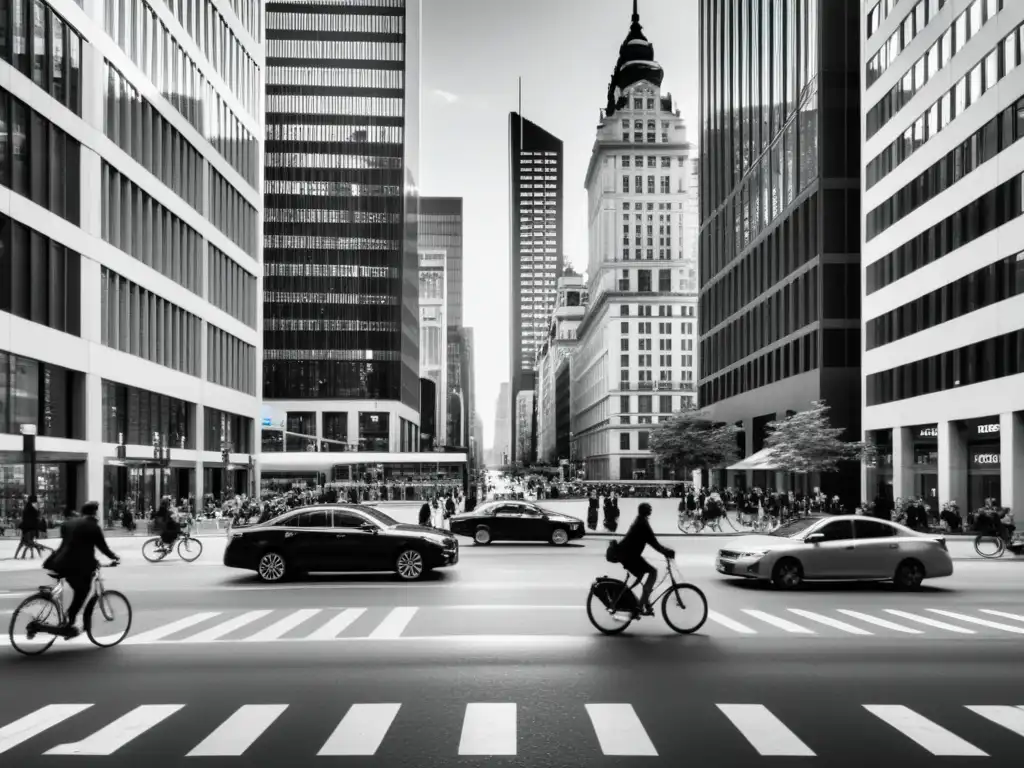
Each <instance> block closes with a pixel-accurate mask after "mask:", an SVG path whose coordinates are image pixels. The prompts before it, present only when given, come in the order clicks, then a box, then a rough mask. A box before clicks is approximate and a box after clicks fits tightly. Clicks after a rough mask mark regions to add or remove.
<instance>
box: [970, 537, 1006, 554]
mask: <svg viewBox="0 0 1024 768" xmlns="http://www.w3.org/2000/svg"><path fill="white" fill-rule="evenodd" d="M1005 550H1006V544H1005V543H1004V542H1003V540H1002V538H1000V537H999V536H992V535H989V534H984V533H983V534H981V535H980V536H978V537H976V538H975V539H974V551H975V552H977V553H978V554H979V555H980V556H981V557H984V558H989V559H990V558H994V557H1002V556H1003V552H1004V551H1005Z"/></svg>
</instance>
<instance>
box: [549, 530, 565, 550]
mask: <svg viewBox="0 0 1024 768" xmlns="http://www.w3.org/2000/svg"><path fill="white" fill-rule="evenodd" d="M551 543H552V544H554V545H555V546H556V547H564V546H565V545H566V544H568V543H569V532H568V531H566V530H565V528H555V530H553V531H552V532H551Z"/></svg>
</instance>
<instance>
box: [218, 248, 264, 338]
mask: <svg viewBox="0 0 1024 768" xmlns="http://www.w3.org/2000/svg"><path fill="white" fill-rule="evenodd" d="M207 248H208V249H209V259H208V261H207V269H208V282H207V297H206V298H207V300H208V301H209V302H210V303H211V304H213V305H214V306H217V307H220V308H221V309H223V310H224V311H225V312H227V313H228V314H229V315H231V316H232V317H233V318H235V319H236V320H239V321H241V322H243V323H245V324H246V325H248V326H249V327H250V328H255V327H256V304H257V302H258V301H259V296H258V295H257V287H256V278H255V277H253V276H252V275H251V274H250V273H249V272H246V271H245V270H244V269H242V267H241V266H239V265H238V264H236V263H235V262H234V260H233V259H231V258H230V257H228V256H227V255H226V254H223V253H221V252H220V251H219V250H217V249H216V248H214V247H213V246H212V245H208V246H207Z"/></svg>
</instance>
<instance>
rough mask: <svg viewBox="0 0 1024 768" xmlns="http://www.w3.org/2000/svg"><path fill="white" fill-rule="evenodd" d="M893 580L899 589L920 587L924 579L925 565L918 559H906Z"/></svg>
mask: <svg viewBox="0 0 1024 768" xmlns="http://www.w3.org/2000/svg"><path fill="white" fill-rule="evenodd" d="M892 581H893V584H895V585H896V587H897V588H898V589H919V588H920V586H921V582H922V581H924V566H923V565H921V563H919V562H918V561H917V560H904V561H903V562H902V563H900V565H899V567H898V568H897V569H896V575H895V576H893V579H892Z"/></svg>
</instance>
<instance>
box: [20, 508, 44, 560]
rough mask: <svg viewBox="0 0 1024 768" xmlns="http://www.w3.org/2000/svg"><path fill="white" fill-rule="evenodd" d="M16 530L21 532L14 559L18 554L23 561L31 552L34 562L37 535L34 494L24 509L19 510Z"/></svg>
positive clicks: (37, 525) (37, 521)
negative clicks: (19, 516)
mask: <svg viewBox="0 0 1024 768" xmlns="http://www.w3.org/2000/svg"><path fill="white" fill-rule="evenodd" d="M18 528H19V529H20V530H21V541H19V542H18V547H17V549H15V550H14V559H15V560H17V559H18V555H19V554H20V555H21V559H22V560H24V559H25V555H27V554H28V553H29V552H31V553H32V559H33V560H35V559H36V545H35V537H36V536H37V535H38V533H39V510H38V509H36V497H35V494H33V495H31V496H29V497H28V499H26V501H25V507H24V508H23V509H22V510H21V522H20V523H19V524H18Z"/></svg>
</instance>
